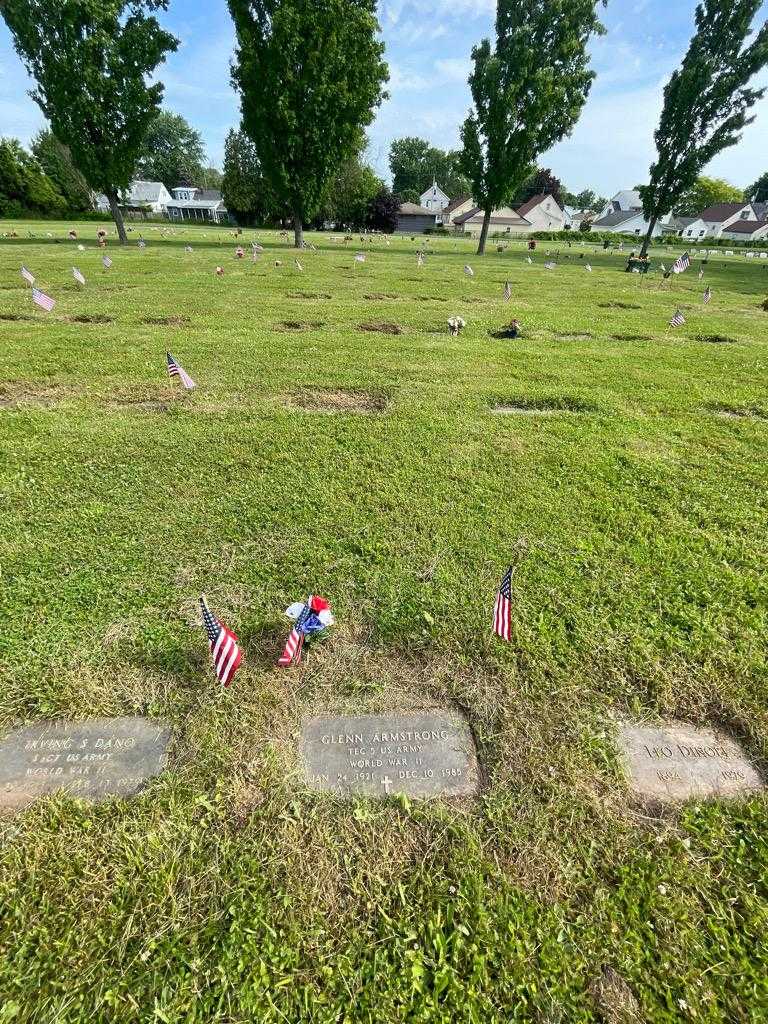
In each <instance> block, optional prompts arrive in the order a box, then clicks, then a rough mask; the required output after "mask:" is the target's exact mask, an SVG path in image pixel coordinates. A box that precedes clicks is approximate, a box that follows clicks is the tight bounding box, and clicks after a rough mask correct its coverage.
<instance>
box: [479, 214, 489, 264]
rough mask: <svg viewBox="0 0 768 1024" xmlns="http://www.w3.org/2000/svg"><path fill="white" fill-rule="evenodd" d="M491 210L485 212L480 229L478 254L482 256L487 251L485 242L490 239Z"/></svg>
mask: <svg viewBox="0 0 768 1024" xmlns="http://www.w3.org/2000/svg"><path fill="white" fill-rule="evenodd" d="M491 212H492V211H491V210H485V212H484V213H483V226H482V228H481V229H480V243H479V245H478V247H477V255H478V256H482V255H483V253H484V252H485V243H486V241H487V239H488V228H489V227H490V226H491Z"/></svg>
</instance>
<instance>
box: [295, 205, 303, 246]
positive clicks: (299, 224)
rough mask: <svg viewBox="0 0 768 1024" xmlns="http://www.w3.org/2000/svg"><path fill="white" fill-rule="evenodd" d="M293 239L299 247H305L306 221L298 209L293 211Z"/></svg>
mask: <svg viewBox="0 0 768 1024" xmlns="http://www.w3.org/2000/svg"><path fill="white" fill-rule="evenodd" d="M293 239H294V245H295V246H296V248H297V249H303V248H304V222H303V221H302V219H301V214H300V213H299V211H298V210H294V213H293Z"/></svg>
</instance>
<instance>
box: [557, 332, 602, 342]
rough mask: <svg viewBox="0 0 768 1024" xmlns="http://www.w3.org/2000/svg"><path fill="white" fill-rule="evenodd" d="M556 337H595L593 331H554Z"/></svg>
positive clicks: (577, 339)
mask: <svg viewBox="0 0 768 1024" xmlns="http://www.w3.org/2000/svg"><path fill="white" fill-rule="evenodd" d="M552 333H553V334H554V336H555V337H556V338H565V340H566V341H587V340H588V339H589V338H594V334H592V332H591V331H553V332H552Z"/></svg>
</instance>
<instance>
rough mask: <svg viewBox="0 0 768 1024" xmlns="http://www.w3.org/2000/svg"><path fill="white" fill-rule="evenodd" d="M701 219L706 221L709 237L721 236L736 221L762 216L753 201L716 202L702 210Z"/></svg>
mask: <svg viewBox="0 0 768 1024" xmlns="http://www.w3.org/2000/svg"><path fill="white" fill-rule="evenodd" d="M699 219H700V220H701V221H702V222H703V223H704V227H705V229H706V237H707V238H720V237H721V235H722V234H723V232H724V231H725V230H726V228H730V226H731V225H732V224H735V223H736V221H739V220H759V219H760V218H759V217H758V215H757V212H756V211H755V209H754V208H753V206H752V204H751V203H716V204H715V205H714V206H708V207H707V209H706V210H702V211H701V213H700V214H699ZM684 237H687V235H686V236H684ZM700 237H704V236H703V235H702V236H700Z"/></svg>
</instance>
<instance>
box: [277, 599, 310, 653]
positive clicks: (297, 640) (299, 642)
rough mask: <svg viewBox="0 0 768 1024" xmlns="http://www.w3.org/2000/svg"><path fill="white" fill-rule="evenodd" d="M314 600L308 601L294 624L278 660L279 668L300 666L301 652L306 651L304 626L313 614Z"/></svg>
mask: <svg viewBox="0 0 768 1024" xmlns="http://www.w3.org/2000/svg"><path fill="white" fill-rule="evenodd" d="M311 603H312V598H311V597H310V599H309V600H308V601H307V603H306V604H305V605H304V608H303V610H302V612H301V615H299V617H298V619H296V622H295V623H294V626H293V629H292V630H291V632H290V633H289V634H288V639H287V640H286V641H285V647H284V648H283V653H282V654H281V655H280V657H279V658H278V659H277V664H278V667H279V668H288V666H289V665H298V664H299V662H300V661H301V652H302V650H303V649H304V635H305V634H304V624H305V623H306V621H307V619H308V618H309V617H310V615H311V614H312V609H311V607H310V606H311Z"/></svg>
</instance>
